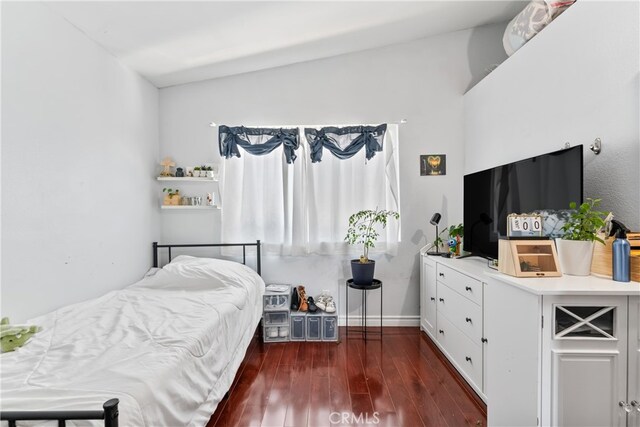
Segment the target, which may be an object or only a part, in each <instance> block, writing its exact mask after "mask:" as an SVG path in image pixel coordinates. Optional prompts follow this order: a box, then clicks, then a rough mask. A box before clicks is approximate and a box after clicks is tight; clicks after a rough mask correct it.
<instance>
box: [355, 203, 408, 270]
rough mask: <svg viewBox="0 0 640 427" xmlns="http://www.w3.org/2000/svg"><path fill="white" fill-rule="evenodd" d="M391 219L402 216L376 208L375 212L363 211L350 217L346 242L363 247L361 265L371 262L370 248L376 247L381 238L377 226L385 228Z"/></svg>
mask: <svg viewBox="0 0 640 427" xmlns="http://www.w3.org/2000/svg"><path fill="white" fill-rule="evenodd" d="M389 217H392V218H395V219H399V218H400V214H399V213H398V212H394V211H387V210H381V209H378V208H376V209H375V210H363V211H360V212H357V213H354V214H353V215H351V216H350V217H349V229H348V230H347V236H346V237H345V238H344V240H345V241H346V242H347V243H349V244H350V245H362V247H363V248H362V249H363V250H362V255H361V256H360V262H361V263H363V264H366V263H368V262H369V248H373V247H375V243H376V241H377V240H378V237H379V236H380V234H378V232H377V231H376V225H377V224H380V225H382V228H385V227H386V226H387V219H388V218H389Z"/></svg>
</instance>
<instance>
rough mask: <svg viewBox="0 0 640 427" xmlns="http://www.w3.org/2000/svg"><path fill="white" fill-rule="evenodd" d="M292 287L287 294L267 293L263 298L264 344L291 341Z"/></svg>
mask: <svg viewBox="0 0 640 427" xmlns="http://www.w3.org/2000/svg"><path fill="white" fill-rule="evenodd" d="M290 298H291V286H290V285H289V287H288V291H285V292H269V291H267V292H265V294H264V296H263V297H262V310H263V316H262V327H263V329H264V330H263V335H262V336H263V337H264V342H283V341H289V332H290V331H289V328H290V326H289V307H290V306H291V300H290Z"/></svg>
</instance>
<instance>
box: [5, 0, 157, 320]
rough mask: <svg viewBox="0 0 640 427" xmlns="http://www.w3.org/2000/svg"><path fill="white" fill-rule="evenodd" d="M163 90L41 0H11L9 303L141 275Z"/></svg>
mask: <svg viewBox="0 0 640 427" xmlns="http://www.w3.org/2000/svg"><path fill="white" fill-rule="evenodd" d="M157 150H158V90H157V89H156V88H154V87H153V86H152V85H151V84H149V83H148V82H147V81H145V80H144V79H142V78H141V77H140V76H139V75H137V74H136V73H134V72H132V71H130V70H129V69H127V68H125V67H124V66H122V65H121V64H120V63H119V62H118V61H117V60H116V59H115V58H114V57H112V56H111V55H109V54H108V53H107V52H106V51H104V50H103V49H102V48H100V47H99V46H98V45H96V44H95V43H93V42H92V41H90V40H89V39H88V38H87V37H86V36H84V35H83V34H82V33H81V32H80V31H78V30H77V29H76V28H74V27H72V26H71V25H70V24H69V23H67V22H66V21H65V20H64V19H62V18H60V17H59V16H57V15H56V14H55V13H53V12H52V11H51V10H50V9H49V7H48V6H47V5H46V4H43V3H31V2H29V3H27V2H23V3H18V2H16V3H7V2H3V3H2V246H3V251H2V315H3V316H11V320H12V321H24V320H26V319H27V318H29V317H32V316H35V315H39V314H42V313H45V312H47V311H50V310H52V309H55V308H57V307H60V306H63V305H66V304H69V303H73V302H77V301H81V300H85V299H88V298H91V297H95V296H98V295H101V294H104V293H105V292H106V291H108V290H111V289H114V288H121V287H123V286H125V285H127V284H129V283H131V282H133V281H134V280H137V279H138V278H140V277H141V276H142V275H143V274H144V273H145V271H146V270H147V269H148V268H149V267H150V264H151V242H152V241H153V240H154V239H157V237H158V234H159V213H158V208H157V204H156V198H155V191H156V190H157V187H156V185H157V184H156V183H155V182H154V181H153V177H154V175H155V174H156V168H157V167H156V164H157V161H158V151H157Z"/></svg>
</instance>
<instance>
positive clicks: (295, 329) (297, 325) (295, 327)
mask: <svg viewBox="0 0 640 427" xmlns="http://www.w3.org/2000/svg"><path fill="white" fill-rule="evenodd" d="M306 321H307V315H306V313H295V312H294V313H291V341H304V340H305V339H306V335H307V334H306V333H305V332H306Z"/></svg>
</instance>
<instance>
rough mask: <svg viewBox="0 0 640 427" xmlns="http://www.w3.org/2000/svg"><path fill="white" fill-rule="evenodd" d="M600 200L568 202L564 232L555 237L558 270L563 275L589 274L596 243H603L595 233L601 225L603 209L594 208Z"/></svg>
mask: <svg viewBox="0 0 640 427" xmlns="http://www.w3.org/2000/svg"><path fill="white" fill-rule="evenodd" d="M600 201H601V200H600V199H590V198H587V201H586V202H584V203H583V204H581V205H580V206H577V204H576V202H571V203H570V204H569V207H570V208H571V209H573V212H572V213H571V215H570V216H569V219H568V221H567V222H566V223H565V224H564V225H563V226H562V231H563V232H564V235H563V236H562V238H559V239H556V246H557V249H558V260H559V261H560V269H561V270H562V272H563V273H564V274H569V275H573V276H588V275H589V274H590V273H591V260H592V258H593V247H594V245H595V242H596V241H598V242H600V243H604V241H603V240H602V239H601V238H600V237H598V232H599V231H600V229H601V228H602V227H604V224H605V223H604V217H606V215H607V214H606V213H605V212H600V211H597V210H595V208H597V207H598V205H599V204H600Z"/></svg>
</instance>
